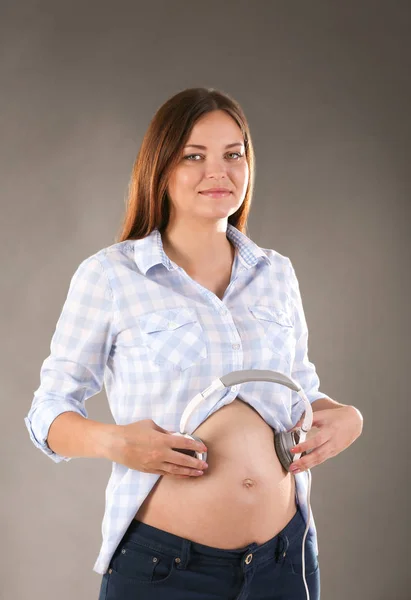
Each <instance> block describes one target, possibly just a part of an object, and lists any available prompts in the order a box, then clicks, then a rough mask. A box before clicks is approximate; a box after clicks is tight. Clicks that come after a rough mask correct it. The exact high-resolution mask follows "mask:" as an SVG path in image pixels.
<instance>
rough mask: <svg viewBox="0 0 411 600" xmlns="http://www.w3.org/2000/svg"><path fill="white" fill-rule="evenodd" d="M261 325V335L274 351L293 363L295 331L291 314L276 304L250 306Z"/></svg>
mask: <svg viewBox="0 0 411 600" xmlns="http://www.w3.org/2000/svg"><path fill="white" fill-rule="evenodd" d="M248 308H249V310H250V311H251V313H252V315H253V316H254V318H255V319H256V321H257V323H258V324H259V325H260V326H261V335H262V336H263V338H264V340H265V343H266V344H267V346H268V347H269V348H270V350H271V351H272V352H275V353H276V354H279V355H280V356H281V357H282V358H284V359H285V360H286V361H287V363H289V364H291V362H292V360H293V359H294V353H295V333H294V324H293V322H292V319H291V316H290V315H289V314H288V313H287V312H286V311H285V310H282V309H281V308H278V307H276V306H262V305H254V306H249V307H248Z"/></svg>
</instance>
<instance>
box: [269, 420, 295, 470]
mask: <svg viewBox="0 0 411 600" xmlns="http://www.w3.org/2000/svg"><path fill="white" fill-rule="evenodd" d="M299 441H300V434H299V432H298V430H296V431H280V432H277V431H274V448H275V451H276V453H277V456H278V459H279V461H280V463H281V464H282V466H283V467H284V469H285V470H286V471H289V469H290V466H291V465H292V463H293V460H294V458H295V455H294V454H292V453H291V448H294V446H296V445H297V444H298V442H299Z"/></svg>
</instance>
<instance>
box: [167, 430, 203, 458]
mask: <svg viewBox="0 0 411 600" xmlns="http://www.w3.org/2000/svg"><path fill="white" fill-rule="evenodd" d="M167 437H168V438H169V439H168V440H167V441H168V444H169V447H170V448H171V449H172V450H177V451H180V452H183V453H185V454H189V453H191V454H194V452H201V453H203V452H207V447H206V446H205V445H204V444H203V443H202V442H197V441H196V440H192V439H190V438H187V437H184V436H183V435H174V434H170V435H169V436H167Z"/></svg>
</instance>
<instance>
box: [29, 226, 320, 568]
mask: <svg viewBox="0 0 411 600" xmlns="http://www.w3.org/2000/svg"><path fill="white" fill-rule="evenodd" d="M227 237H228V239H229V240H230V241H231V242H232V243H233V244H234V246H235V247H236V253H235V260H234V263H233V269H232V274H231V280H230V284H229V286H228V287H227V290H226V291H225V294H224V297H223V300H220V299H219V298H218V297H217V296H216V295H215V294H214V293H212V292H211V291H210V290H208V289H206V288H204V287H203V286H201V285H200V284H199V283H197V282H196V281H194V280H193V279H192V278H191V277H189V276H188V275H187V273H186V272H185V271H184V270H183V269H182V268H181V267H179V266H178V265H176V264H175V263H174V262H172V261H171V260H170V259H169V258H168V256H167V255H166V254H165V252H164V250H163V245H162V239H161V235H160V233H159V231H158V230H157V229H155V230H154V231H153V232H152V233H151V234H150V235H148V236H146V237H145V238H143V239H140V240H127V241H124V242H120V243H117V244H113V245H111V246H109V247H107V248H103V249H102V250H99V251H98V252H96V253H95V254H94V255H92V256H90V257H88V258H86V259H85V260H84V261H83V262H82V263H81V264H80V265H79V267H78V268H77V270H76V272H75V273H74V275H73V277H72V279H71V282H70V286H69V290H68V294H67V298H66V300H65V303H64V305H63V308H62V312H61V315H60V317H59V319H58V322H57V325H56V329H55V333H54V335H53V337H52V340H51V346H50V350H51V352H50V355H49V356H48V357H47V358H46V359H45V360H44V362H43V365H42V368H41V373H40V381H41V383H40V387H39V388H38V389H37V391H36V392H35V393H34V399H33V402H32V406H31V408H30V411H29V413H28V415H27V417H25V419H24V421H25V424H26V427H27V429H28V431H29V434H30V438H31V440H32V442H33V443H34V445H35V446H37V448H39V449H40V450H42V451H43V452H44V453H45V454H47V455H48V456H50V458H51V459H52V460H53V461H55V462H60V461H62V460H65V461H68V460H70V458H68V457H65V456H60V455H58V454H56V453H54V452H53V451H52V450H51V449H50V448H49V447H48V445H47V443H46V439H47V435H48V430H49V427H50V425H51V423H52V422H53V420H54V419H55V418H56V417H57V416H58V415H59V414H60V413H63V412H65V411H74V412H78V413H79V414H81V415H83V416H84V417H87V416H88V414H87V410H86V408H85V401H86V400H87V399H88V398H90V397H91V396H93V395H95V394H97V393H98V392H100V391H101V389H102V387H103V384H104V386H105V390H106V393H107V397H108V401H109V405H110V410H111V412H112V415H113V418H114V421H115V423H117V424H119V425H126V424H128V423H132V422H134V421H139V420H141V419H153V421H155V423H157V424H158V425H160V426H161V427H163V428H164V429H167V430H169V431H179V424H180V418H181V415H182V412H183V410H184V408H185V406H186V405H187V403H188V402H189V400H190V399H191V398H193V397H194V396H195V395H196V394H198V393H199V392H201V391H203V390H204V389H205V388H207V387H208V386H209V385H210V384H211V382H212V381H214V380H215V379H216V378H218V377H221V376H223V375H225V374H226V373H229V372H231V371H237V370H240V369H272V370H274V371H280V372H282V373H285V374H286V375H289V376H291V377H292V378H293V379H295V380H296V381H297V382H299V383H300V385H301V386H302V388H303V390H304V391H305V394H306V395H307V397H308V399H309V401H310V402H313V401H314V400H317V399H319V398H329V396H327V395H326V394H323V393H322V392H320V391H319V383H320V382H319V378H318V376H317V374H316V370H315V366H314V364H313V363H311V362H310V361H309V360H308V355H307V347H308V344H307V340H308V330H307V324H306V320H305V316H304V311H303V306H302V302H301V295H300V290H299V284H298V280H297V278H296V275H295V271H294V268H293V266H292V264H291V261H290V259H289V258H287V257H285V256H282V255H281V254H279V253H278V252H276V251H275V250H271V249H266V248H260V247H259V246H257V245H256V244H255V243H254V242H253V241H252V240H251V239H249V238H248V237H247V236H246V235H244V234H243V233H241V232H240V231H238V229H236V228H235V227H233V226H232V225H230V224H228V226H227ZM237 395H239V396H240V397H241V399H242V400H243V401H245V402H248V403H249V404H250V405H251V406H253V407H254V408H255V410H256V411H257V412H258V413H259V414H260V415H261V417H262V418H263V419H264V420H265V421H266V422H267V423H268V424H269V425H270V426H271V427H272V428H273V429H275V430H277V431H286V430H289V429H291V428H292V427H294V426H295V424H296V423H297V421H298V420H299V418H300V417H301V415H302V414H303V412H304V406H303V403H302V400H301V398H300V396H299V395H298V394H297V393H296V392H294V391H292V390H290V389H289V388H288V387H285V386H282V385H280V384H277V383H270V382H262V381H257V382H249V383H243V384H241V385H237V386H233V387H231V388H226V389H224V390H223V391H217V392H214V393H213V394H211V396H209V398H207V399H206V400H205V401H204V402H203V403H202V404H201V405H200V406H199V407H198V408H197V409H196V410H195V411H194V413H193V414H192V417H191V418H190V420H189V423H188V426H187V428H186V431H187V432H188V433H190V434H191V433H193V432H194V430H195V429H196V428H197V427H198V426H199V425H200V424H201V423H202V422H203V421H204V420H205V419H207V418H208V417H209V416H210V415H211V414H212V413H214V412H215V411H216V410H218V409H219V408H221V407H222V406H224V405H226V404H229V403H230V402H232V401H233V400H234V398H235V397H236V396H237ZM159 477H160V475H157V474H154V473H143V472H141V471H136V470H133V469H129V468H127V467H125V466H124V465H121V464H118V463H116V462H113V463H112V473H111V476H110V479H109V481H108V485H107V489H106V506H105V513H104V517H103V522H102V544H101V548H100V553H99V555H98V557H97V560H96V562H95V564H94V567H93V570H94V571H95V572H96V573H100V574H104V573H105V572H106V570H107V568H108V565H109V562H110V559H111V557H112V555H113V553H114V551H115V549H116V548H117V546H118V544H119V542H120V540H121V538H122V537H123V535H124V533H125V531H126V529H127V528H128V526H129V524H130V523H131V520H132V519H133V518H134V516H135V514H136V512H137V510H138V508H139V507H140V505H141V504H142V503H143V501H144V499H145V498H146V497H147V496H148V494H149V493H150V491H151V489H152V488H153V486H154V484H155V483H156V481H157V480H158V478H159ZM307 480H308V476H307V473H306V472H303V473H300V474H297V475H296V493H297V496H298V497H297V500H298V502H299V504H300V506H301V510H302V514H303V516H304V518H305V520H306V521H307V518H308V505H307V499H306V495H307ZM309 535H312V536H313V538H314V541H315V545H316V551H317V553H318V542H317V533H316V526H315V521H314V517H313V515H311V523H310V529H309Z"/></svg>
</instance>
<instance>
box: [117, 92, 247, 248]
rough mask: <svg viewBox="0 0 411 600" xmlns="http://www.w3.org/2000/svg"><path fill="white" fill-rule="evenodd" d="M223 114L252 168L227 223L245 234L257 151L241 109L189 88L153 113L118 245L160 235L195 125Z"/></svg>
mask: <svg viewBox="0 0 411 600" xmlns="http://www.w3.org/2000/svg"><path fill="white" fill-rule="evenodd" d="M214 110H224V111H225V112H226V113H228V114H229V115H230V116H231V117H232V118H233V119H234V120H235V122H236V123H237V125H238V126H239V127H240V129H241V132H242V135H243V139H244V146H245V157H246V160H247V163H248V168H249V181H248V187H247V190H246V194H245V197H244V200H243V202H242V204H241V206H240V207H239V208H238V209H237V211H236V212H235V213H233V214H232V215H230V216H229V217H228V222H229V223H230V224H231V225H234V227H236V228H237V229H238V230H240V231H241V232H242V233H244V234H246V230H247V218H248V213H249V211H250V205H251V199H252V194H253V189H254V176H255V173H254V162H255V159H254V150H253V145H252V142H251V136H250V130H249V126H248V123H247V119H246V117H245V115H244V113H243V111H242V109H241V107H240V105H239V104H238V103H237V102H236V101H235V100H234V99H233V98H231V97H230V96H228V95H227V94H224V93H222V92H221V91H218V90H215V89H214V88H188V89H185V90H183V91H181V92H179V93H178V94H176V95H175V96H172V97H171V98H170V99H169V100H167V101H166V102H165V103H164V104H163V105H162V106H161V107H160V108H159V109H158V111H157V112H156V113H155V115H154V117H153V119H152V120H151V123H150V124H149V127H148V129H147V131H146V134H145V135H144V138H143V141H142V144H141V147H140V150H139V152H138V154H137V158H136V160H135V162H134V165H133V170H132V174H131V180H130V184H129V189H128V199H127V206H126V212H125V216H124V219H123V223H122V225H121V230H120V234H119V236H118V238H117V242H124V241H125V240H128V239H140V238H143V237H145V236H147V235H149V234H150V233H151V232H152V231H153V229H155V228H158V229H159V230H160V232H162V231H164V230H165V228H166V227H167V223H168V220H169V198H168V195H167V185H168V179H169V175H170V173H171V172H172V170H173V169H174V167H175V166H176V165H177V164H178V161H179V159H180V156H181V155H182V152H183V148H184V146H185V144H186V142H187V140H188V138H189V136H190V132H191V130H192V128H193V127H194V124H195V123H196V122H197V121H198V120H199V119H200V118H201V117H202V116H203V115H205V114H206V113H209V112H212V111H214Z"/></svg>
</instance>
